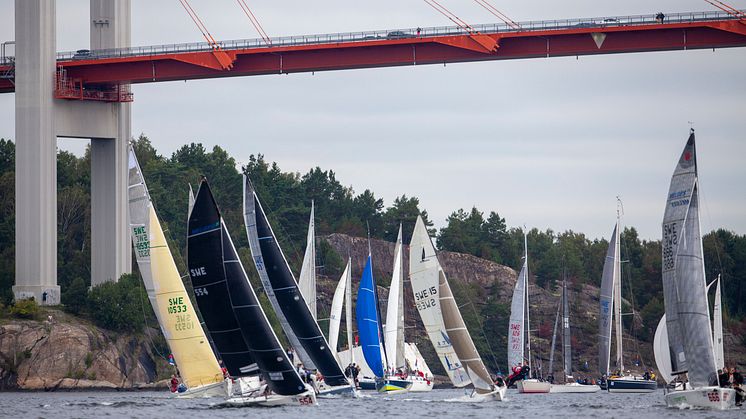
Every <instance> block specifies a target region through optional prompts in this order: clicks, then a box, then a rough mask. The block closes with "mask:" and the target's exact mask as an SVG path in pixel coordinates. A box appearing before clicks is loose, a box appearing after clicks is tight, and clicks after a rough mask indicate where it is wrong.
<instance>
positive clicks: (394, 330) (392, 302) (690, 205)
mask: <svg viewBox="0 0 746 419" xmlns="http://www.w3.org/2000/svg"><path fill="white" fill-rule="evenodd" d="M243 198H244V199H243V218H244V224H245V231H246V235H247V238H248V242H249V248H250V252H251V257H252V261H253V264H254V267H255V268H256V272H257V273H258V276H259V279H260V280H261V285H262V287H263V289H264V293H265V294H266V296H267V298H268V300H269V303H270V305H271V308H272V310H273V312H274V315H275V316H276V318H277V319H278V320H279V323H280V326H281V329H282V332H283V335H284V338H285V339H286V340H287V341H288V342H289V344H290V346H291V347H292V351H291V350H288V349H286V348H284V347H283V345H282V344H281V340H280V336H278V335H277V334H276V332H275V330H274V329H273V328H272V325H271V324H270V322H269V320H268V317H267V314H266V313H265V311H264V310H265V309H264V308H263V307H262V305H261V304H260V302H259V298H258V296H257V294H256V292H255V290H254V288H253V287H252V285H251V283H250V282H249V279H248V275H247V274H246V271H245V269H244V266H243V265H242V263H241V261H240V259H239V257H238V252H237V250H236V248H235V246H234V244H233V241H232V239H231V236H230V234H229V232H228V227H227V226H226V223H225V220H224V218H223V217H222V214H221V212H220V209H219V206H218V203H217V202H216V200H215V197H214V196H213V194H212V191H211V189H210V185H209V183H208V181H207V179H204V178H203V179H202V180H201V182H200V185H199V189H198V190H197V193H196V195H194V196H191V187H190V205H189V214H188V229H187V266H188V276H189V278H190V279H191V287H192V290H191V291H192V295H193V300H192V299H191V298H190V293H189V292H188V290H187V286H185V285H184V282H183V281H182V276H181V275H180V274H179V272H178V269H177V267H176V264H175V263H174V260H173V258H172V256H171V253H170V250H169V248H168V244H167V241H166V238H165V236H164V232H163V230H162V228H161V226H160V222H159V219H158V216H157V213H156V210H155V207H154V205H153V202H152V200H151V198H150V195H149V193H148V189H147V186H146V183H145V180H144V177H143V174H142V171H141V169H140V166H139V163H138V162H137V158H136V156H135V154H134V150H133V149H132V148H131V147H130V154H129V217H130V229H131V235H132V242H133V247H134V251H135V256H136V260H137V263H138V267H139V271H140V274H141V275H142V277H143V281H144V284H145V288H146V291H147V294H148V298H149V300H150V303H151V304H152V306H153V311H154V312H155V314H156V317H157V319H158V322H159V325H160V327H161V330H162V332H163V335H164V336H165V338H166V341H167V342H168V345H169V347H170V350H171V353H172V355H173V358H174V361H175V363H176V365H177V366H178V373H179V385H178V386H176V387H175V388H172V391H173V392H174V394H175V396H176V397H182V398H188V397H192V398H193V397H223V398H224V399H225V401H226V403H227V404H230V405H237V406H254V405H261V406H279V405H315V404H317V397H324V396H330V395H343V396H351V397H358V396H359V389H375V390H377V391H378V392H380V393H388V394H393V393H402V392H409V391H429V390H431V389H432V388H433V376H432V373H431V371H430V368H429V367H428V365H427V364H426V363H425V360H424V359H423V358H422V355H421V354H420V352H419V350H418V348H417V346H416V345H414V344H412V343H407V342H406V341H405V333H404V312H405V307H406V306H407V305H408V304H409V303H405V299H404V287H405V277H407V276H405V270H404V260H405V258H404V251H405V248H404V243H403V242H402V226H401V225H400V226H399V232H398V236H397V241H396V244H395V248H394V265H393V268H392V272H393V273H392V278H391V285H390V287H389V295H388V300H387V305H386V307H385V309H386V312H385V314H382V311H381V308H382V307H381V303H380V301H379V295H378V286H377V285H376V281H375V278H374V270H373V263H374V261H373V258H372V255H371V253H370V252H369V253H368V255H367V258H366V260H365V264H364V267H363V270H362V275H361V278H360V281H359V285H358V288H357V297H356V300H355V301H353V278H352V276H353V275H352V258H350V257H348V258H347V264H346V267H345V269H344V272H343V274H342V276H341V278H340V279H339V282H338V284H337V286H336V289H335V292H334V296H333V298H332V304H331V307H330V314H329V318H328V320H329V326H328V333H327V335H326V336H325V335H324V333H323V332H322V330H321V327H320V326H319V320H320V319H319V318H318V313H319V311H318V308H319V307H318V303H319V299H318V297H317V293H316V287H317V284H316V247H315V241H316V239H315V231H314V203H313V202H312V203H311V213H310V220H309V227H308V235H307V244H306V251H305V255H304V258H303V264H302V268H301V272H300V274H299V275H298V277H297V280H296V277H295V276H294V274H293V272H292V270H291V268H290V265H289V264H288V262H287V260H286V258H285V256H284V254H283V251H282V249H281V247H280V244H279V242H278V240H277V238H276V236H275V234H274V232H273V229H272V226H271V225H270V222H269V220H268V218H267V215H266V213H265V211H264V209H263V207H262V204H261V202H260V200H259V197H258V195H257V193H256V191H255V189H254V186H253V185H252V183H251V181H250V180H249V179H248V178H246V177H245V176H244V181H243ZM620 228H621V227H620V217H619V210H618V211H617V221H616V224H615V225H614V229H613V232H612V235H611V238H610V240H609V247H608V250H607V253H606V259H605V263H604V268H603V275H602V278H601V287H600V295H599V311H598V342H599V345H598V347H599V354H598V355H599V363H598V365H599V374H600V375H601V380H600V381H599V383H598V385H596V383H579V382H575V381H574V376H573V356H572V343H571V342H572V340H571V329H570V321H571V317H570V314H571V313H570V302H569V299H570V297H569V293H568V288H567V278H566V277H565V278H563V282H562V294H561V300H560V304H559V306H558V308H557V318H556V320H555V325H554V331H553V335H552V344H551V349H550V351H551V355H550V366H549V370H550V371H549V375H550V376H549V377H548V378H549V379H548V380H544V379H543V377H541V374H537V372H536V371H534V370H533V368H532V367H533V366H534V365H535V360H534V358H533V354H532V350H531V342H532V341H531V334H532V333H531V332H532V330H531V327H530V326H531V325H530V307H531V305H530V303H529V279H530V275H529V264H528V256H529V254H528V238H527V237H526V236H524V256H523V264H522V267H521V270H520V272H519V273H518V276H517V279H516V283H515V287H514V290H513V296H512V303H511V311H510V319H509V323H508V330H507V346H508V347H507V365H508V367H509V369H510V371H511V374H510V376H509V377H507V379H503V378H502V377H500V376H497V375H493V374H492V373H490V372H489V370H488V369H487V366H486V365H485V363H484V362H483V360H482V357H481V356H480V354H479V352H478V350H477V348H476V346H475V344H474V341H473V339H472V337H471V334H470V332H469V330H468V329H467V327H466V324H465V323H464V320H463V317H462V315H461V312H460V308H459V305H458V304H457V302H456V300H455V298H454V295H453V292H452V291H451V287H450V284H449V281H448V278H447V276H446V273H445V271H444V269H443V267H442V266H441V264H440V262H439V260H438V255H437V252H436V249H435V246H434V245H433V242H432V239H431V238H430V235H429V233H428V231H427V228H426V226H425V223H424V221H423V219H422V217H419V216H418V217H417V220H416V223H415V226H414V231H413V233H412V239H411V242H410V244H409V254H408V260H409V275H408V279H409V281H408V282H409V285H410V286H411V290H412V293H413V296H414V306H415V307H416V309H417V312H418V313H419V317H420V320H421V321H422V324H423V325H424V328H425V330H426V332H427V337H428V338H429V340H430V342H431V343H432V345H433V348H434V350H435V354H436V355H437V358H438V359H439V361H440V363H441V364H442V367H443V370H444V371H445V373H446V375H447V378H448V380H449V381H450V383H451V384H452V385H453V386H454V387H457V388H463V389H464V390H465V393H464V394H465V396H464V397H465V399H466V400H468V401H472V402H487V401H502V400H506V394H507V389H508V387H511V386H512V385H515V386H516V388H517V390H518V392H520V393H528V394H540V393H591V392H597V391H599V390H600V389H604V390H607V391H608V392H610V393H615V392H624V393H630V392H631V393H636V392H637V393H641V392H652V391H656V389H657V387H658V386H657V383H656V381H655V380H654V379H653V377H651V376H649V375H646V376H645V377H640V376H635V375H633V374H630V373H628V372H627V371H625V368H624V351H623V330H622V315H623V313H622V304H621V303H622V295H621V291H622V287H621V262H622V260H621V257H620V249H621V242H620ZM662 230H663V243H662V247H663V252H662V261H663V262H662V280H663V290H664V296H663V297H664V301H665V314H664V316H663V318H662V319H661V321H660V323H659V325H658V328H657V330H656V333H655V339H654V342H653V349H654V353H655V360H656V363H657V366H658V370H659V373H660V376H661V378H662V379H663V380H664V381H666V383H667V384H668V385H667V387H666V391H665V396H664V400H665V403H666V405H667V406H669V407H700V408H710V409H728V408H732V407H734V404H735V401H736V391H735V390H734V389H732V388H723V387H721V386H720V384H721V383H719V382H718V380H719V378H718V373H717V371H718V369H722V368H723V366H724V355H723V353H724V350H723V330H722V306H721V300H720V297H721V296H720V292H721V291H720V277H718V278H717V279H715V280H713V281H712V282H711V283H710V284H709V285H708V284H706V281H705V274H704V272H705V271H704V261H703V254H702V237H701V232H700V223H699V182H698V177H697V162H696V150H695V141H694V133H693V131H692V133H691V134H690V137H689V139H688V141H687V143H686V146H685V148H684V151H683V153H682V154H681V157H680V159H679V161H678V163H677V165H676V168H675V170H674V174H673V177H672V180H671V185H670V189H669V193H668V198H667V201H666V209H665V215H664V219H663V225H662ZM713 284H716V287H715V301H714V308H713V316H712V318H711V317H710V313H709V306H708V299H707V295H708V291H709V289H710V287H711V286H712V285H713ZM353 305H354V311H355V316H354V319H353V314H352V313H353ZM343 311H344V313H343ZM343 314H344V322H345V330H344V334H345V339H346V342H345V348H343V350H341V351H340V350H339V348H338V346H339V343H340V342H339V338H340V334H341V324H342V318H343ZM560 314H561V316H560ZM560 320H561V321H560ZM353 326H356V327H357V337H358V339H359V342H354V340H355V339H353V337H354V336H355V335H354V331H353ZM558 326H559V327H558ZM558 329H559V331H560V334H561V340H562V346H561V347H562V355H563V362H562V365H563V375H564V380H561V381H560V383H553V382H551V381H553V377H554V371H552V369H553V364H554V353H555V343H556V336H557V332H558ZM612 331H614V332H615V334H613V335H612ZM612 341H613V342H614V343H615V359H614V361H615V362H614V363H613V364H612V358H611V352H612ZM358 343H359V344H358ZM539 370H540V368H539ZM310 371H314V373H313V374H311V373H310ZM563 381H564V382H563Z"/></svg>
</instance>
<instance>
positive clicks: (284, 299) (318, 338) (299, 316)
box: [244, 176, 349, 386]
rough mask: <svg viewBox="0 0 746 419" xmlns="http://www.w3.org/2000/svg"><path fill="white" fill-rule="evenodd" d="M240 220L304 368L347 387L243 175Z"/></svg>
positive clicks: (261, 276)
mask: <svg viewBox="0 0 746 419" xmlns="http://www.w3.org/2000/svg"><path fill="white" fill-rule="evenodd" d="M244 220H245V222H246V233H247V235H248V238H249V248H250V249H251V255H252V258H253V260H254V265H255V266H256V270H257V272H258V273H259V278H261V280H262V285H263V286H264V292H265V293H266V294H267V297H269V301H270V302H271V303H272V307H274V309H275V312H276V313H277V317H278V319H280V324H281V325H282V329H283V330H284V331H285V335H286V336H287V337H288V340H289V341H290V342H291V344H292V345H293V348H294V349H295V351H296V353H297V354H298V356H299V357H300V359H301V360H302V361H303V363H304V364H305V367H306V368H308V369H318V370H319V372H321V374H322V375H323V376H324V382H325V383H326V384H328V385H330V386H340V385H348V384H349V383H348V381H347V378H346V377H345V376H344V373H343V372H342V368H341V367H340V366H339V363H337V357H336V356H335V355H336V351H335V352H334V353H333V352H332V349H331V348H330V347H329V343H327V341H326V338H325V337H324V335H323V333H321V329H320V328H319V325H318V323H316V320H314V318H313V316H312V315H311V312H310V311H309V309H308V305H307V304H306V302H305V300H304V299H303V295H301V293H300V291H299V290H298V283H297V282H296V281H295V277H294V276H293V273H292V272H291V271H290V266H289V265H288V263H287V260H285V255H284V254H283V253H282V249H280V245H279V243H277V239H276V238H275V234H274V232H273V231H272V227H271V226H270V225H269V221H268V220H267V216H266V215H265V213H264V210H263V209H262V205H261V203H260V202H259V198H258V197H257V195H256V192H255V191H254V187H253V186H252V185H251V182H250V181H249V179H248V178H247V177H246V176H244Z"/></svg>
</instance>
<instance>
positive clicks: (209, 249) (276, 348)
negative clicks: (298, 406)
mask: <svg viewBox="0 0 746 419" xmlns="http://www.w3.org/2000/svg"><path fill="white" fill-rule="evenodd" d="M187 238H188V239H187V246H188V248H189V252H188V253H187V256H188V257H187V263H188V265H189V274H190V276H191V278H192V286H193V287H194V297H195V299H196V301H197V305H198V306H199V309H200V312H201V313H202V317H203V318H204V321H205V325H206V326H207V329H208V330H209V332H210V336H211V337H212V339H213V342H214V343H215V347H216V348H217V351H218V354H219V356H220V358H221V359H222V360H223V363H224V364H225V366H226V368H227V369H228V371H229V372H230V374H231V376H234V377H240V376H247V375H256V374H259V373H261V374H262V377H263V378H264V380H265V381H266V382H267V385H268V386H269V388H270V389H271V390H272V391H273V392H275V393H277V394H280V395H293V394H299V393H302V392H304V391H306V388H305V385H304V384H303V381H302V380H301V378H300V376H299V375H298V372H297V371H296V369H295V368H293V365H292V364H291V363H290V360H289V359H288V357H287V354H286V353H285V350H284V349H283V348H282V346H281V345H280V342H279V341H278V339H277V336H276V335H275V333H274V331H273V330H272V327H271V325H270V324H269V321H268V320H267V317H266V316H265V314H264V311H263V310H262V308H261V306H260V305H259V301H258V299H257V297H256V294H255V293H254V289H253V288H252V287H251V284H250V283H249V279H248V277H247V276H246V272H245V271H244V268H243V265H241V262H240V260H239V259H238V255H237V254H236V249H235V247H234V246H233V241H232V240H231V238H230V235H229V234H228V230H227V228H226V227H225V224H224V223H223V220H222V217H221V215H220V210H219V209H218V206H217V204H216V202H215V200H214V198H213V196H212V192H211V191H210V186H209V185H208V183H207V181H206V180H203V181H202V182H201V184H200V187H199V190H198V191H197V197H196V198H195V202H194V208H193V209H192V212H191V214H190V216H189V227H188V236H187Z"/></svg>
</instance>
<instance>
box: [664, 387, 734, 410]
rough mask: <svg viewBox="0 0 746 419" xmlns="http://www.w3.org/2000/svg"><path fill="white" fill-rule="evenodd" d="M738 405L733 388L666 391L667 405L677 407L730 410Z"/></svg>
mask: <svg viewBox="0 0 746 419" xmlns="http://www.w3.org/2000/svg"><path fill="white" fill-rule="evenodd" d="M735 405H736V391H735V390H734V389H732V388H721V387H702V388H698V389H693V390H675V391H671V392H669V393H666V406H667V407H671V408H677V409H710V410H728V409H732V408H734V407H735Z"/></svg>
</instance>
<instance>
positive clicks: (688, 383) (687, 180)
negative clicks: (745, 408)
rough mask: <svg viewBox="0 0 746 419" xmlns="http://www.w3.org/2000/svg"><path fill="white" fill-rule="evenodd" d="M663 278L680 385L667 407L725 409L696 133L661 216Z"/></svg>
mask: <svg viewBox="0 0 746 419" xmlns="http://www.w3.org/2000/svg"><path fill="white" fill-rule="evenodd" d="M662 227H663V228H662V229H663V240H662V256H663V260H662V272H663V275H662V277H663V278H662V279H663V298H664V303H665V308H666V326H667V329H668V348H669V351H670V355H671V356H670V358H671V373H672V374H673V375H676V376H677V379H678V381H681V382H682V383H683V386H682V389H681V390H678V389H676V390H673V391H670V392H667V393H666V395H665V400H666V405H667V406H668V407H679V408H681V407H700V408H709V409H717V410H723V409H729V408H732V407H733V406H734V405H735V401H736V400H735V399H736V394H735V390H734V389H732V388H721V387H720V386H719V382H718V376H717V365H716V361H715V350H714V347H713V339H712V329H711V328H710V314H709V311H710V310H709V307H708V304H707V291H706V289H705V265H704V258H703V251H702V233H701V231H700V222H699V182H698V178H697V156H696V147H695V142H694V130H692V131H691V133H690V134H689V139H688V140H687V143H686V146H685V147H684V151H683V152H682V153H681V157H680V158H679V161H678V163H677V165H676V168H675V169H674V173H673V176H672V179H671V186H670V188H669V191H668V196H667V199H666V210H665V214H664V216H663V225H662Z"/></svg>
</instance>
